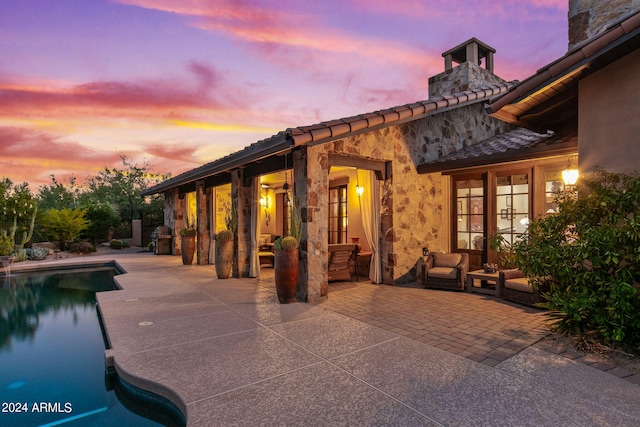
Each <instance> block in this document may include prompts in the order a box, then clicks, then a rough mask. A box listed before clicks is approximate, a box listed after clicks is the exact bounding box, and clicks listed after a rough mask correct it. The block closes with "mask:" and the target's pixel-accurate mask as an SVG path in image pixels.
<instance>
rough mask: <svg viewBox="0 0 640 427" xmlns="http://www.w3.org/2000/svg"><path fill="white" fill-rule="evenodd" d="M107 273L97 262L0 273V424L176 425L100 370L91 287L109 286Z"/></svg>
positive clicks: (111, 285)
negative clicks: (74, 267)
mask: <svg viewBox="0 0 640 427" xmlns="http://www.w3.org/2000/svg"><path fill="white" fill-rule="evenodd" d="M115 274H116V272H115V270H114V269H113V268H112V267H103V268H92V269H88V270H87V269H85V270H73V271H70V272H60V271H58V272H52V273H51V272H50V273H35V274H34V273H32V274H15V273H14V274H12V275H10V276H0V405H1V407H0V425H2V426H42V425H46V426H53V425H64V426H69V427H70V426H88V425H96V426H102V425H104V426H107V425H115V424H116V423H117V424H120V425H126V426H158V425H177V424H181V423H180V422H179V421H177V420H174V421H172V418H171V410H168V409H166V408H161V407H153V408H150V407H149V405H148V404H145V403H144V402H140V399H137V400H136V398H135V397H132V396H131V393H126V392H124V391H123V387H122V386H121V383H120V382H119V381H118V379H117V378H116V379H115V380H114V379H113V378H111V377H110V376H109V377H108V376H107V375H106V374H105V363H104V350H105V341H104V338H103V333H102V329H101V325H100V321H99V318H98V313H97V308H96V298H95V293H96V292H99V291H105V290H113V289H114V283H113V276H114V275H115ZM124 388H127V389H128V387H124ZM119 396H120V397H121V398H122V401H121V400H120V399H119V398H118V397H119ZM138 414H145V415H146V416H147V417H149V418H151V419H149V418H145V417H143V416H140V415H138Z"/></svg>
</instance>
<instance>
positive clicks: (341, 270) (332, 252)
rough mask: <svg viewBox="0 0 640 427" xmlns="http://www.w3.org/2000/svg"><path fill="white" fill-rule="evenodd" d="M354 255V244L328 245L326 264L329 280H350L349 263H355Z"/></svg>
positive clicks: (355, 249) (355, 247)
mask: <svg viewBox="0 0 640 427" xmlns="http://www.w3.org/2000/svg"><path fill="white" fill-rule="evenodd" d="M356 256H357V246H356V245H351V244H333V245H329V262H328V265H327V271H328V273H329V282H335V281H351V264H352V263H355V260H356Z"/></svg>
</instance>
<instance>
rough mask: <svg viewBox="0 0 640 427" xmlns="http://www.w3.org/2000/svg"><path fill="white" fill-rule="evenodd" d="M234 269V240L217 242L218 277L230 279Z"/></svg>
mask: <svg viewBox="0 0 640 427" xmlns="http://www.w3.org/2000/svg"><path fill="white" fill-rule="evenodd" d="M232 267H233V240H229V241H226V242H216V275H217V276H218V279H228V278H229V276H231V268H232Z"/></svg>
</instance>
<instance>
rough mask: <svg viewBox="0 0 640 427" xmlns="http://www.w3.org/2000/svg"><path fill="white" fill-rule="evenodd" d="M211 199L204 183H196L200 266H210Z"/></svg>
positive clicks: (197, 259) (197, 258) (197, 256)
mask: <svg viewBox="0 0 640 427" xmlns="http://www.w3.org/2000/svg"><path fill="white" fill-rule="evenodd" d="M208 200H209V198H208V197H207V194H206V189H205V187H204V181H196V207H197V210H198V212H197V215H196V230H197V232H198V240H197V241H198V246H197V247H196V262H197V263H198V264H200V265H202V264H209V243H210V241H211V237H210V234H209V217H208V216H207V215H208V209H207V202H208Z"/></svg>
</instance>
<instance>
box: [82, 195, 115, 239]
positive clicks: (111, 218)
mask: <svg viewBox="0 0 640 427" xmlns="http://www.w3.org/2000/svg"><path fill="white" fill-rule="evenodd" d="M84 209H85V210H86V218H87V219H88V220H89V226H88V228H87V230H86V231H85V232H84V236H85V237H86V238H87V239H89V240H91V241H93V242H94V243H97V242H99V241H103V242H104V241H105V240H107V238H108V237H109V234H110V232H111V231H112V230H113V229H114V227H117V226H118V225H119V224H120V215H118V213H117V212H116V211H115V209H114V208H113V207H112V206H111V205H108V204H106V203H92V204H89V205H86V206H85V207H84Z"/></svg>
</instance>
